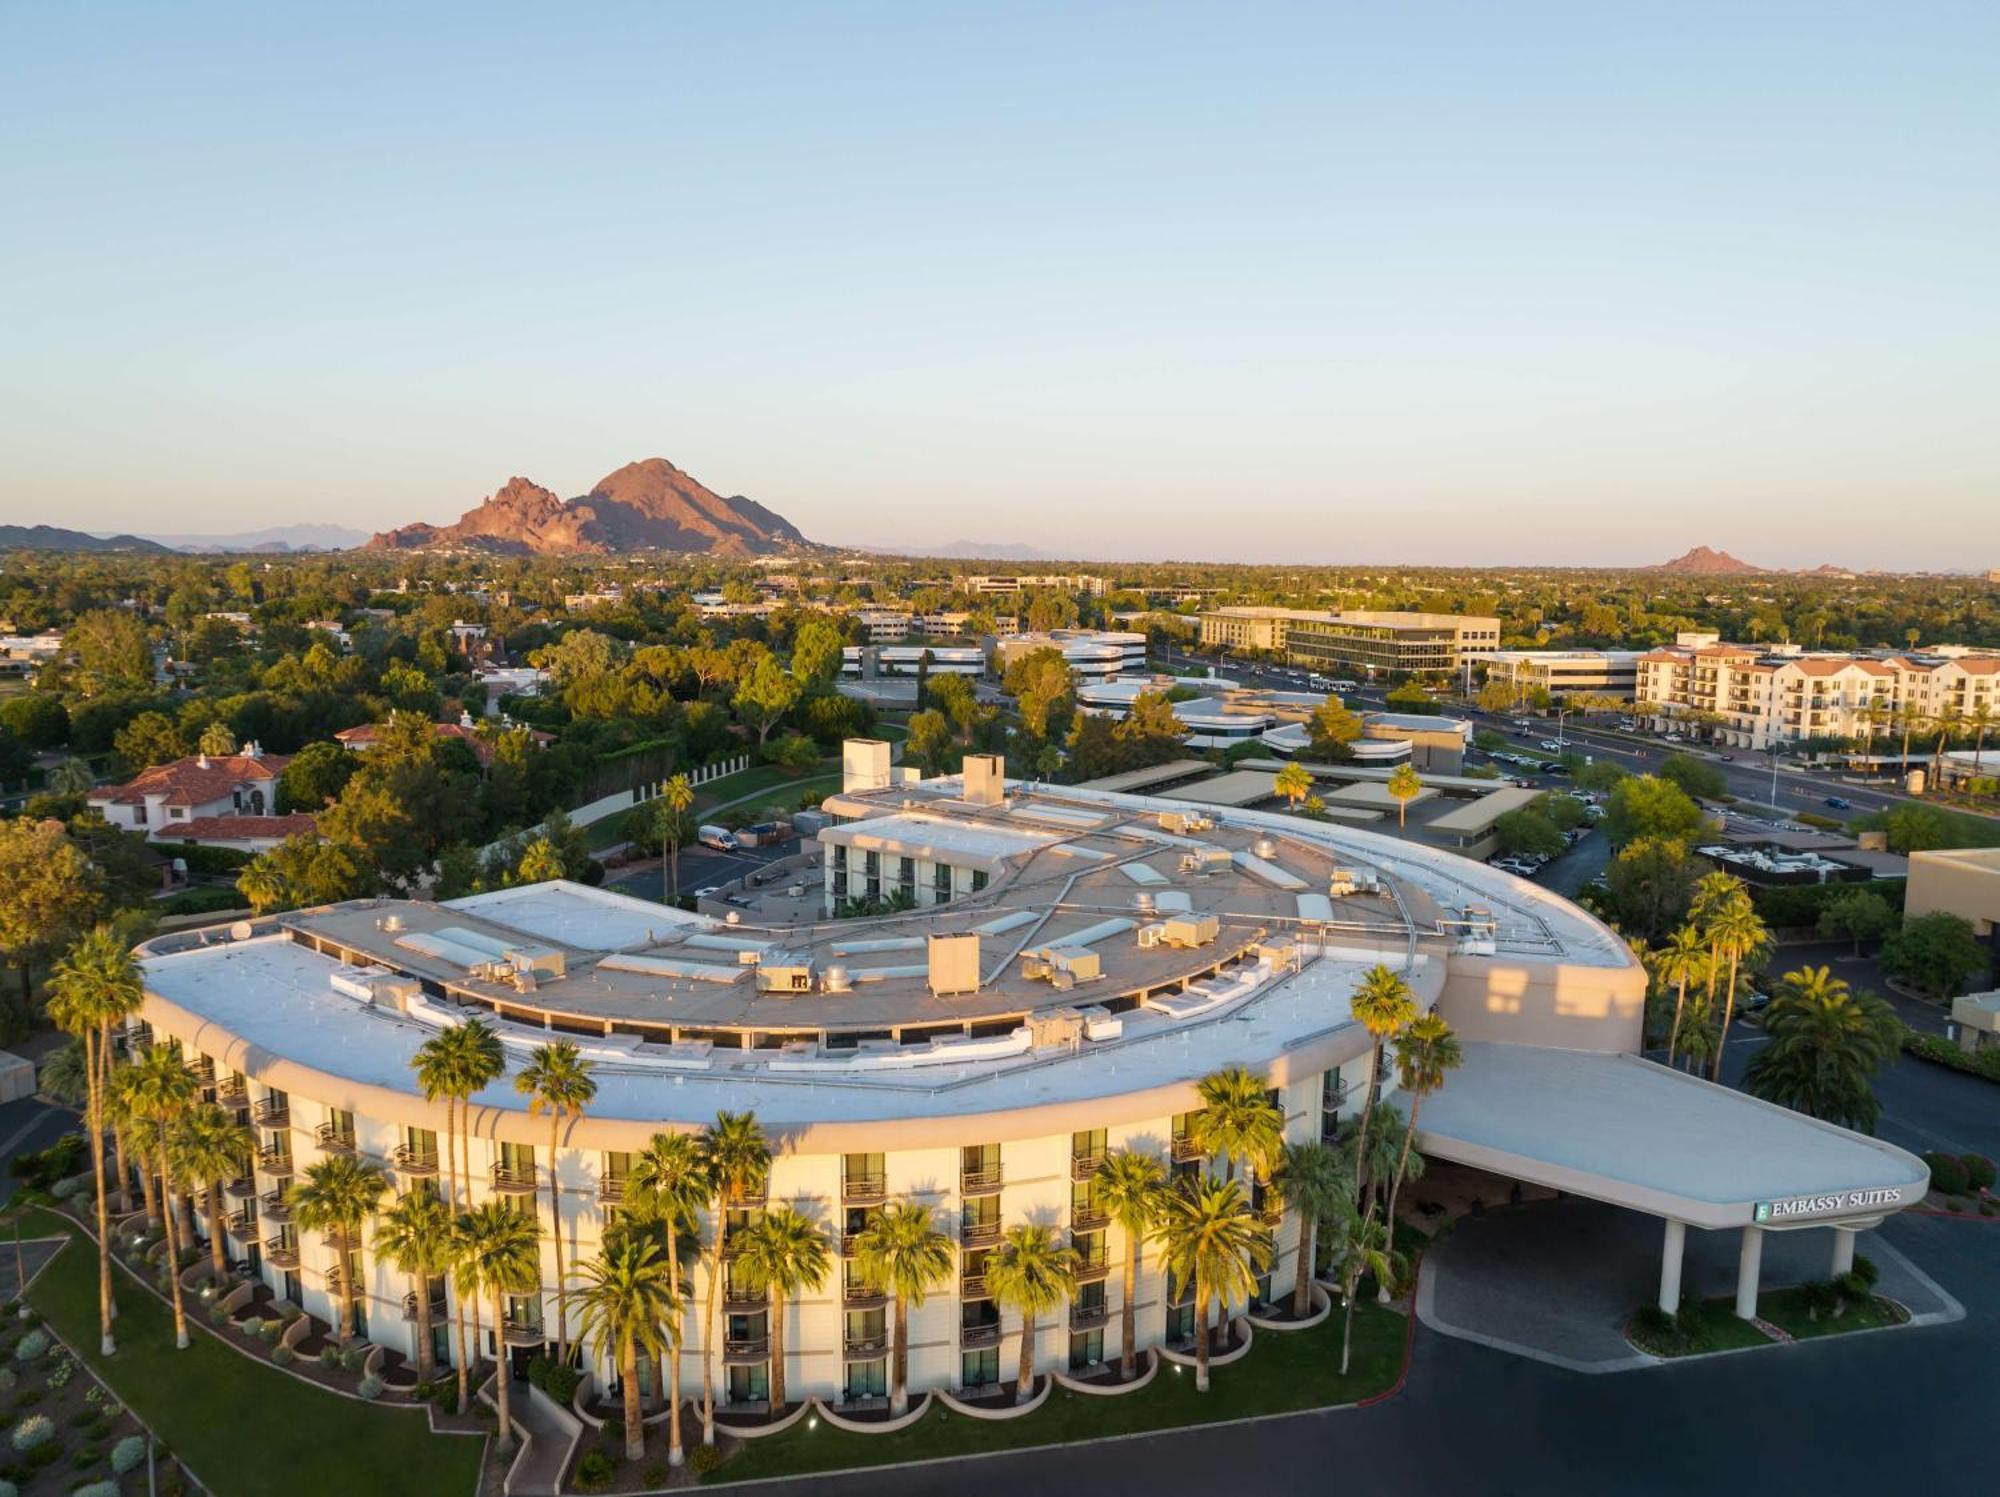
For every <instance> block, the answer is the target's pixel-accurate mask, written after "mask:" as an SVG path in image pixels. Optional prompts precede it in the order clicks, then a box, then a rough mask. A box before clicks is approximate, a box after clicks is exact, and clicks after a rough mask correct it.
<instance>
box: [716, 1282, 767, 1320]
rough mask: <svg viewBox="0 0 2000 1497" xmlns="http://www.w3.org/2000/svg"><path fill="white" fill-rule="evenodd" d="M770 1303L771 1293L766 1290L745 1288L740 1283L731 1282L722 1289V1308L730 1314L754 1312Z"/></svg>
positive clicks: (765, 1307)
mask: <svg viewBox="0 0 2000 1497" xmlns="http://www.w3.org/2000/svg"><path fill="white" fill-rule="evenodd" d="M770 1303H771V1295H770V1291H768V1290H764V1289H745V1288H743V1287H742V1286H741V1285H737V1284H731V1285H728V1286H726V1287H724V1289H723V1291H722V1308H723V1309H724V1310H725V1311H726V1312H728V1313H729V1314H731V1315H750V1314H754V1313H755V1312H756V1311H758V1310H763V1309H767V1308H769V1306H770Z"/></svg>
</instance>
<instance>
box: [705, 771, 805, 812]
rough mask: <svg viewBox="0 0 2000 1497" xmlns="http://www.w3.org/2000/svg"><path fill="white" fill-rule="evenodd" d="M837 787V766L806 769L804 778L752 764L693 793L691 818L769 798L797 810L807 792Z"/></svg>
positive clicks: (710, 782)
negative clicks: (737, 803) (714, 808)
mask: <svg viewBox="0 0 2000 1497" xmlns="http://www.w3.org/2000/svg"><path fill="white" fill-rule="evenodd" d="M839 783H840V769H839V766H838V765H837V764H835V765H833V766H832V767H831V768H826V767H820V768H815V769H809V770H807V771H806V772H805V773H804V774H793V773H792V772H791V771H790V770H788V769H783V768H780V767H779V766H778V765H776V764H753V765H751V766H750V767H749V768H748V769H746V770H743V771H742V772H741V773H739V774H733V775H725V776H724V777H723V778H721V779H719V780H711V781H709V783H708V784H706V785H704V786H702V787H701V789H699V790H697V791H696V792H695V796H694V811H693V813H692V814H693V815H695V816H700V815H701V814H702V813H703V812H705V811H707V810H710V809H711V808H713V807H715V806H721V805H728V804H730V803H731V802H734V801H742V800H744V798H745V797H746V796H747V797H750V803H754V802H755V798H756V797H757V796H760V795H766V794H768V796H769V798H770V799H771V800H772V801H774V802H778V801H782V802H783V803H784V805H785V808H786V809H787V810H797V809H798V804H799V797H800V796H801V795H803V794H805V792H806V791H808V790H818V789H822V788H825V787H828V786H837V785H838V784H839Z"/></svg>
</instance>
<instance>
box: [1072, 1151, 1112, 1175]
mask: <svg viewBox="0 0 2000 1497" xmlns="http://www.w3.org/2000/svg"><path fill="white" fill-rule="evenodd" d="M1102 1163H1104V1150H1102V1149H1086V1150H1083V1151H1081V1152H1078V1153H1072V1154H1071V1155H1070V1156H1069V1177H1070V1179H1072V1180H1088V1179H1090V1178H1091V1177H1092V1176H1094V1175H1095V1174H1096V1173H1097V1167H1098V1166H1099V1165H1100V1164H1102Z"/></svg>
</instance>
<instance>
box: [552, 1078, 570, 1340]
mask: <svg viewBox="0 0 2000 1497" xmlns="http://www.w3.org/2000/svg"><path fill="white" fill-rule="evenodd" d="M559 1116H560V1114H557V1113H551V1114H550V1115H549V1228H550V1230H551V1231H553V1232H554V1233H555V1236H556V1362H557V1364H558V1365H560V1366H568V1365H569V1299H568V1297H567V1296H566V1295H565V1294H564V1293H563V1290H564V1288H565V1287H566V1284H567V1281H566V1280H565V1279H564V1278H563V1241H562V1238H563V1227H562V1186H561V1184H560V1183H559V1182H558V1181H557V1179H556V1144H557V1141H558V1127H557V1118H558V1117H559Z"/></svg>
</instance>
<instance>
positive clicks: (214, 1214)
mask: <svg viewBox="0 0 2000 1497" xmlns="http://www.w3.org/2000/svg"><path fill="white" fill-rule="evenodd" d="M228 1235H229V1234H228V1231H227V1229H226V1228H225V1227H224V1225H223V1221H222V1182H221V1181H219V1180H211V1181H209V1182H208V1266H209V1268H210V1269H212V1270H213V1271H214V1274H215V1280H216V1282H217V1283H218V1284H219V1283H221V1282H222V1281H223V1280H224V1279H226V1278H228V1277H229V1253H228V1247H227V1241H226V1239H227V1238H228Z"/></svg>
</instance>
